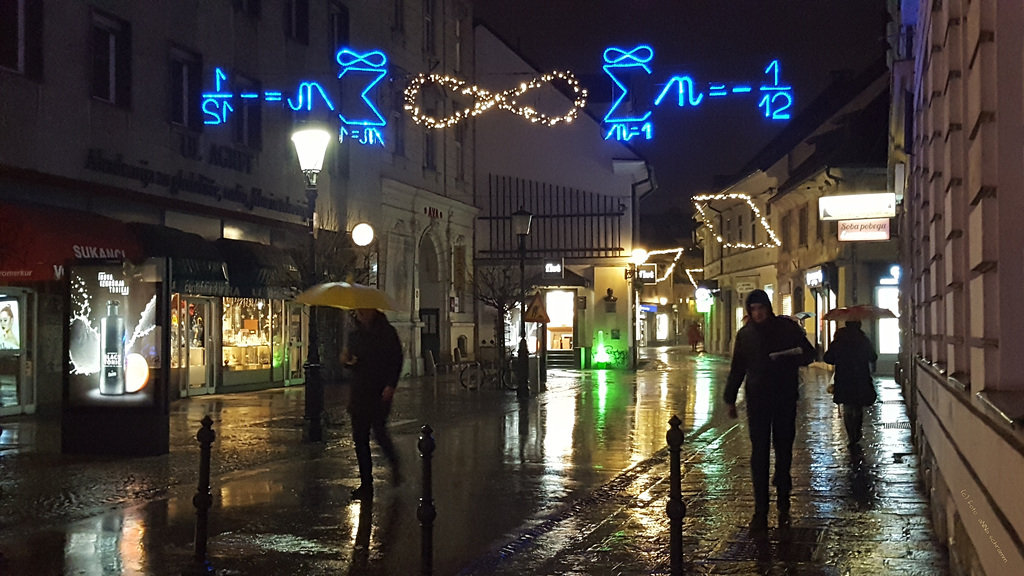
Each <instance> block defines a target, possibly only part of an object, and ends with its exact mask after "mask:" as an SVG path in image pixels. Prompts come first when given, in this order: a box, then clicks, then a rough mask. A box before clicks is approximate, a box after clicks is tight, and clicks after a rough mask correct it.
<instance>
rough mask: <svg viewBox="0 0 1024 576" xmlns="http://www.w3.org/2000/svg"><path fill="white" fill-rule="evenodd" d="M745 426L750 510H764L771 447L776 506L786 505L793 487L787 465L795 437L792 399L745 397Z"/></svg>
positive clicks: (760, 512)
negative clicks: (758, 400)
mask: <svg viewBox="0 0 1024 576" xmlns="http://www.w3.org/2000/svg"><path fill="white" fill-rule="evenodd" d="M747 427H748V428H749V430H750V446H751V451H750V475H751V480H752V481H753V483H754V513H755V514H767V513H768V469H769V466H770V462H771V453H770V450H771V448H772V447H774V448H775V476H774V479H773V482H772V484H774V485H775V488H776V491H777V494H778V501H779V505H780V507H783V508H788V506H789V493H790V491H792V489H793V478H792V477H791V476H790V468H791V467H792V464H793V440H794V439H795V438H796V401H792V402H786V401H780V400H772V401H768V402H765V403H761V404H753V403H752V402H751V401H750V400H749V399H748V400H747Z"/></svg>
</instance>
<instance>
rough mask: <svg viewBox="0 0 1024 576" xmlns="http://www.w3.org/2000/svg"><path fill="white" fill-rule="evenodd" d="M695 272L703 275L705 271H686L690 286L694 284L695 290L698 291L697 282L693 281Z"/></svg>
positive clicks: (688, 269) (689, 269) (696, 269)
mask: <svg viewBox="0 0 1024 576" xmlns="http://www.w3.org/2000/svg"><path fill="white" fill-rule="evenodd" d="M694 272H700V273H701V274H703V273H704V269H703V268H687V269H686V277H687V278H689V279H690V284H692V285H693V288H694V289H695V290H696V289H697V281H696V280H694V279H693V273H694Z"/></svg>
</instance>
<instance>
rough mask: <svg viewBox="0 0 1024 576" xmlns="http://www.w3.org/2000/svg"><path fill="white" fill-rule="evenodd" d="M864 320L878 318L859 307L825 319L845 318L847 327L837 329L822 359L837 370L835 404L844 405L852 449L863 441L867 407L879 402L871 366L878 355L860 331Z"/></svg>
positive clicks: (845, 309) (834, 385) (831, 313)
mask: <svg viewBox="0 0 1024 576" xmlns="http://www.w3.org/2000/svg"><path fill="white" fill-rule="evenodd" d="M858 309H860V310H861V311H863V313H861V312H858ZM865 317H877V316H873V315H872V314H871V311H870V310H869V309H868V307H857V306H854V307H851V308H838V309H836V310H833V311H831V312H830V313H829V314H826V315H825V319H826V320H841V319H846V326H845V327H843V328H840V329H839V330H836V335H835V338H834V339H833V340H832V343H831V344H829V346H828V351H826V352H825V356H824V358H823V359H824V360H825V362H827V363H829V364H833V365H835V367H836V372H835V382H834V384H833V387H834V388H833V392H832V401H833V402H835V403H836V404H839V405H841V406H842V409H843V425H844V426H845V428H846V434H847V437H848V438H849V441H850V446H854V445H855V444H857V442H860V439H861V436H862V433H863V427H864V407H865V406H871V405H872V404H874V403H875V401H876V400H877V399H878V393H877V392H875V380H874V377H873V376H872V374H871V366H872V364H873V363H874V362H875V361H876V360H878V354H877V353H876V352H875V346H874V344H872V343H871V340H870V339H869V338H868V337H867V335H866V334H864V332H862V331H861V329H860V327H861V319H863V318H865Z"/></svg>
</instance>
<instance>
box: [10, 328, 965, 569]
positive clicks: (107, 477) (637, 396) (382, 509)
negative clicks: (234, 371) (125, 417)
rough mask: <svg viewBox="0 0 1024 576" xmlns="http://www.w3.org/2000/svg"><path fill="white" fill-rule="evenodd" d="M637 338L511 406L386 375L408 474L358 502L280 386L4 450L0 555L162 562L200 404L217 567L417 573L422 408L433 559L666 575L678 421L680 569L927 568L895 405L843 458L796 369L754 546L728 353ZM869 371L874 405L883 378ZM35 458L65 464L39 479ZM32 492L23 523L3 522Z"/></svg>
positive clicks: (94, 563) (191, 456)
mask: <svg viewBox="0 0 1024 576" xmlns="http://www.w3.org/2000/svg"><path fill="white" fill-rule="evenodd" d="M648 353H649V354H648V357H647V359H646V363H645V365H644V367H643V368H641V369H640V370H639V371H637V372H636V373H630V372H612V371H604V370H596V371H592V372H582V373H581V372H572V371H566V372H556V371H552V372H551V374H550V376H549V380H548V391H547V392H546V393H544V394H542V395H539V396H536V397H534V398H533V399H531V400H530V401H529V402H525V403H519V402H517V401H515V398H514V394H506V393H505V392H503V391H500V390H487V389H481V390H477V391H472V392H470V391H466V390H463V389H462V388H461V386H459V385H458V384H457V383H454V382H451V381H447V380H443V379H442V380H438V381H433V380H417V381H409V382H405V383H403V385H402V387H401V389H400V393H399V395H398V397H397V400H396V405H395V412H394V419H393V423H394V425H393V427H392V428H393V432H394V434H395V437H396V441H397V443H398V445H399V449H400V453H401V457H402V460H403V462H404V463H405V467H406V477H407V478H409V479H410V481H407V482H406V483H405V484H403V485H402V486H400V487H397V488H392V487H389V486H387V485H386V484H385V483H383V482H379V483H378V489H377V491H376V498H375V499H374V501H373V502H372V503H352V502H350V500H349V497H348V492H349V491H350V490H351V489H352V488H353V487H354V486H355V485H356V484H357V483H358V480H357V472H356V464H355V457H354V453H353V450H352V447H351V443H350V441H349V439H348V431H347V424H346V423H345V422H344V418H338V419H337V424H332V427H331V428H330V429H329V433H330V441H329V442H328V443H327V444H326V445H325V446H305V445H303V444H301V442H300V439H299V437H300V433H301V426H299V425H298V424H301V421H300V420H299V421H297V418H299V419H301V414H302V408H303V407H302V402H301V394H297V393H296V392H297V391H294V390H285V391H276V392H274V393H263V394H253V395H238V396H234V397H230V398H229V397H214V398H208V399H203V400H200V399H193V400H190V401H184V402H180V403H177V404H176V410H177V411H178V412H179V413H178V414H176V416H175V418H174V420H173V422H174V427H175V431H174V432H173V435H172V446H175V448H174V449H172V454H171V455H169V456H166V457H161V458H152V459H131V460H102V461H96V460H89V459H77V460H76V459H68V458H65V457H61V456H58V455H54V454H52V453H49V454H47V453H35V452H31V451H24V452H19V453H17V454H15V455H14V457H13V458H10V459H9V460H8V459H6V455H5V459H4V460H0V474H2V476H0V482H2V484H0V486H2V487H3V488H4V490H5V493H6V494H7V495H10V494H17V495H18V496H20V497H23V498H25V499H24V500H23V501H21V502H20V503H16V502H12V500H11V499H10V498H6V499H5V502H4V504H3V507H4V512H5V516H4V518H5V520H4V524H3V525H2V532H0V535H2V536H3V537H4V538H5V541H6V542H15V543H16V544H13V545H10V546H4V548H3V549H2V550H3V553H4V555H5V556H6V557H7V559H8V561H9V562H10V563H11V566H12V567H15V568H16V569H17V570H21V572H18V571H16V572H14V573H39V574H56V573H65V574H83V575H92V574H97V575H99V574H103V575H106V574H153V575H163V574H168V575H169V574H180V573H181V570H182V568H183V567H185V566H188V565H189V563H190V562H191V555H192V537H193V530H194V510H193V508H192V505H191V498H192V495H193V493H194V491H195V484H194V483H195V474H194V471H193V468H194V466H195V462H196V458H197V455H196V451H195V441H194V439H190V437H191V436H194V433H195V429H196V422H198V419H199V418H201V417H202V415H203V414H205V413H211V414H213V415H214V419H215V421H216V424H215V429H216V430H217V432H218V441H217V442H216V443H215V444H214V450H215V452H214V464H215V472H214V475H215V481H214V486H213V491H214V503H213V507H212V509H211V538H210V542H209V546H210V548H209V555H210V559H211V562H212V563H213V565H214V566H215V567H216V568H219V569H221V570H222V571H223V573H232V574H414V573H418V572H419V555H418V551H419V545H420V526H419V523H418V521H417V519H416V505H417V498H418V497H419V486H418V479H419V477H420V469H419V467H420V466H421V465H422V460H421V459H420V458H419V455H418V454H417V453H416V448H415V446H416V440H417V437H418V434H419V426H420V425H421V424H422V423H424V422H429V423H430V424H431V426H432V427H433V428H434V430H435V434H434V436H435V440H436V442H437V450H436V451H435V453H434V459H433V460H434V461H433V473H434V502H435V505H436V506H437V510H438V517H437V520H436V521H435V523H434V534H435V538H434V543H435V547H434V573H435V574H523V573H534V574H605V573H608V574H618V573H621V574H634V573H635V574H640V573H652V572H666V573H667V566H668V555H667V550H668V532H667V526H668V520H667V517H666V515H665V504H666V500H667V495H668V486H667V484H668V482H667V478H668V456H667V450H666V449H665V433H666V431H667V422H668V420H669V418H671V416H673V415H679V417H680V418H681V419H682V420H683V422H684V431H685V434H686V442H685V444H684V446H683V454H682V458H683V465H684V477H683V494H684V499H685V501H686V505H687V515H686V518H685V521H684V555H685V558H686V561H687V563H688V567H689V569H690V572H689V573H697V574H701V573H704V574H711V573H714V574H724V573H735V574H745V573H752V572H757V573H772V574H774V573H779V574H782V573H787V574H823V573H837V574H862V573H870V572H876V573H879V574H881V573H886V574H913V573H928V574H944V573H945V571H944V556H943V553H942V552H941V550H940V549H939V547H938V545H937V543H935V542H934V538H933V537H932V535H931V531H930V523H929V521H928V515H927V505H926V501H925V499H924V498H923V496H922V495H921V494H920V492H919V490H918V489H917V487H916V479H917V471H916V468H915V466H916V459H915V458H913V457H912V456H906V454H912V453H913V451H914V450H913V448H912V446H911V445H910V438H909V430H906V429H898V428H885V427H883V426H882V425H881V424H882V423H883V422H887V421H890V420H891V421H895V420H898V419H899V418H904V419H905V418H906V416H905V413H904V411H903V407H902V406H901V405H899V404H884V405H879V406H877V407H876V408H875V409H873V410H872V411H870V412H869V414H868V415H867V417H866V424H865V426H866V428H869V430H868V431H867V433H866V435H865V440H864V441H863V442H862V443H863V444H864V446H863V449H862V450H858V451H853V452H851V451H849V450H848V449H847V448H846V445H845V440H844V435H845V432H844V431H843V428H842V422H841V420H840V419H837V418H836V417H835V414H836V411H835V406H834V405H833V404H832V403H831V401H830V398H826V397H824V394H825V393H824V385H823V382H822V381H821V380H820V379H817V375H815V374H814V373H809V374H808V378H807V380H808V381H807V382H806V383H805V386H804V398H803V399H802V400H801V414H802V417H801V423H800V426H799V432H798V438H797V450H796V454H795V462H794V472H795V474H794V479H795V489H794V510H793V512H794V518H795V521H794V526H793V529H792V530H791V531H789V532H786V533H783V532H782V531H778V530H773V531H772V532H771V533H770V535H769V538H767V539H765V540H764V541H758V540H755V539H751V538H750V537H749V535H748V534H746V531H745V528H744V526H745V525H746V522H747V521H748V520H749V515H750V510H751V509H752V507H753V503H752V495H751V493H750V488H749V479H748V478H749V440H748V437H747V434H746V430H745V426H746V425H745V422H744V421H743V420H742V419H741V420H730V419H728V418H727V416H726V415H725V414H724V411H723V410H721V404H720V402H719V399H720V396H721V389H722V387H723V385H724V377H725V374H726V372H727V370H728V359H725V358H720V357H714V356H708V355H703V354H700V355H694V354H692V353H689V352H684V351H682V350H680V349H676V348H663V349H651V350H649V351H648ZM882 386H883V390H882V391H881V392H882V393H883V397H885V398H889V399H891V392H892V390H893V389H894V388H895V384H894V383H892V382H891V381H889V382H885V383H883V385H882ZM341 402H342V400H341V399H340V396H339V397H334V398H333V399H332V400H331V402H329V405H330V406H332V410H334V409H337V408H338V407H339V406H340V405H341ZM190 429H191V430H190ZM174 438H177V440H174ZM894 454H904V456H903V457H901V458H895V457H894V456H893V455H894ZM52 470H60V471H61V474H65V473H67V474H68V476H67V478H64V477H61V478H56V477H48V476H54V475H53V474H47V471H52ZM379 473H380V470H378V474H379ZM40 503H44V504H43V507H42V510H41V511H40V513H39V514H38V515H37V517H38V518H41V519H42V520H44V521H43V522H42V523H41V524H40V528H39V529H37V530H33V531H20V530H19V529H20V528H21V527H22V526H25V525H27V524H20V522H26V521H27V519H28V518H30V517H31V516H33V514H34V513H33V511H32V510H31V506H32V505H34V504H35V505H38V504H40ZM99 507H107V508H106V509H103V510H100V509H98V508H99ZM8 519H13V520H8ZM19 531H20V533H19ZM825 567H828V569H829V570H833V571H834V572H826V571H823V570H824V569H825Z"/></svg>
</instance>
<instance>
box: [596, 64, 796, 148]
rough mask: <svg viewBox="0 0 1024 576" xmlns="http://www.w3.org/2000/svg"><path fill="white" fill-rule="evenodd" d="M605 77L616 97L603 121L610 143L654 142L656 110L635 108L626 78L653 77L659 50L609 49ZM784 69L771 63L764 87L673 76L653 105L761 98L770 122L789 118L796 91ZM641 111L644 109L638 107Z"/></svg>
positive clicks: (761, 104) (760, 103) (689, 104)
mask: <svg viewBox="0 0 1024 576" xmlns="http://www.w3.org/2000/svg"><path fill="white" fill-rule="evenodd" d="M603 58H604V66H602V68H603V70H604V72H605V74H607V75H608V77H609V78H611V80H612V83H613V84H614V86H613V87H612V95H613V96H614V97H615V99H614V101H613V102H612V105H611V107H610V108H609V109H608V113H607V114H605V116H604V123H605V124H606V125H607V128H608V130H607V131H606V132H605V136H604V139H605V140H611V139H615V140H621V141H624V142H628V141H630V140H632V139H634V138H641V139H644V140H650V139H651V138H652V137H653V136H654V123H653V122H652V121H651V119H650V118H651V114H652V112H653V110H651V109H650V108H643V109H639V110H630V109H629V108H630V107H629V106H627V105H626V104H627V103H630V96H631V94H630V88H629V85H628V84H627V83H626V82H624V79H625V76H627V75H641V76H650V75H651V74H652V72H651V67H650V66H649V64H650V63H651V61H652V60H654V48H651V47H650V46H648V45H646V44H641V45H639V46H636V47H634V48H632V49H622V48H615V47H612V48H608V49H606V50H605V51H604V55H603ZM781 68H782V67H781V65H780V64H779V61H778V60H772V61H771V62H769V63H768V66H767V67H766V68H765V69H764V74H765V76H767V78H766V79H764V80H762V81H761V83H760V84H757V85H755V84H747V83H731V84H730V83H726V82H708V83H698V82H697V81H696V80H694V79H693V77H692V76H690V75H689V74H677V75H673V76H672V77H671V78H669V79H668V81H667V82H666V83H665V84H664V87H663V88H662V89H661V90H660V91H659V92H658V96H657V97H655V98H654V101H653V102H652V103H651V107H658V106H661V105H662V104H663V103H675V105H676V106H677V107H679V108H684V107H687V106H689V107H692V108H696V107H698V106H700V105H701V104H703V103H705V102H707V101H710V100H716V99H718V100H720V99H725V98H731V99H736V98H741V97H750V96H751V95H754V96H755V98H753V99H754V100H757V98H756V96H757V95H760V100H757V107H758V108H759V109H762V110H763V112H764V117H765V118H768V119H769V120H789V118H790V109H791V108H792V106H793V87H792V86H789V85H787V84H785V83H783V82H781V80H780V75H781ZM638 108H639V107H638Z"/></svg>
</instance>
